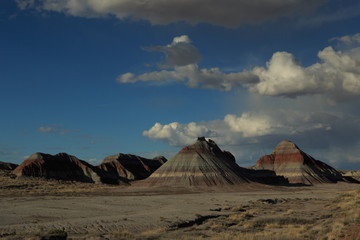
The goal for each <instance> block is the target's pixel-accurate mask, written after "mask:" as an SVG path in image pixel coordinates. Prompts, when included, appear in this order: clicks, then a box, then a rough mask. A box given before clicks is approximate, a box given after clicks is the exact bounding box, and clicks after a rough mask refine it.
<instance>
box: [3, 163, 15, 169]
mask: <svg viewBox="0 0 360 240" xmlns="http://www.w3.org/2000/svg"><path fill="white" fill-rule="evenodd" d="M17 166H18V165H17V164H13V163H8V162H0V169H1V170H14V169H15V168H16V167H17Z"/></svg>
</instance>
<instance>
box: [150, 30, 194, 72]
mask: <svg viewBox="0 0 360 240" xmlns="http://www.w3.org/2000/svg"><path fill="white" fill-rule="evenodd" d="M146 50H148V51H160V52H164V53H165V55H166V61H165V63H164V64H162V65H160V67H163V68H172V67H174V66H186V65H189V64H196V63H198V62H199V61H200V60H201V55H200V53H199V52H198V50H197V48H196V47H194V46H193V45H192V44H191V40H190V38H189V37H188V36H187V35H182V36H179V37H175V38H174V39H173V41H172V43H171V44H168V45H166V46H153V47H148V48H146Z"/></svg>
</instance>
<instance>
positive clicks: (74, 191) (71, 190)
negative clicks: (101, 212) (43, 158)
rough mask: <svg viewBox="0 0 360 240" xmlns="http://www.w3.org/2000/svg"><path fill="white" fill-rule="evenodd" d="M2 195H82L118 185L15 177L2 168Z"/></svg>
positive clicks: (101, 191)
mask: <svg viewBox="0 0 360 240" xmlns="http://www.w3.org/2000/svg"><path fill="white" fill-rule="evenodd" d="M0 183H1V184H0V197H1V196H7V197H9V196H11V197H22V196H49V195H51V196H65V195H66V196H81V195H89V194H91V195H94V194H101V193H104V192H107V191H111V189H114V188H118V186H111V185H102V184H93V183H82V182H75V181H62V180H54V179H42V178H15V177H14V176H12V174H11V171H9V170H0Z"/></svg>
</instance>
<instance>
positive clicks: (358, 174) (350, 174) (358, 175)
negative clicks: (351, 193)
mask: <svg viewBox="0 0 360 240" xmlns="http://www.w3.org/2000/svg"><path fill="white" fill-rule="evenodd" d="M338 171H339V172H340V173H341V175H342V176H343V177H345V178H352V179H355V180H356V181H360V170H359V171H347V170H338Z"/></svg>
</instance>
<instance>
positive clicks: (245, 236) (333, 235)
mask: <svg viewBox="0 0 360 240" xmlns="http://www.w3.org/2000/svg"><path fill="white" fill-rule="evenodd" d="M300 206H301V207H300ZM222 209H223V210H222V212H223V213H224V215H223V216H220V217H218V218H214V219H209V220H207V221H205V222H204V223H203V224H202V225H203V226H195V227H192V228H187V229H185V228H184V229H181V228H180V229H176V230H175V231H174V232H168V231H165V232H163V233H162V235H161V234H160V235H161V236H162V237H163V238H161V239H165V238H167V239H184V240H189V239H196V240H197V239H208V240H230V239H231V240H290V239H291V240H297V239H299V240H300V239H309V240H310V239H315V240H338V239H343V240H354V239H360V229H359V226H360V191H351V192H347V193H345V194H342V195H340V196H339V197H337V198H335V199H333V200H318V199H286V200H284V201H279V202H278V203H274V204H264V203H263V202H261V201H258V202H249V205H239V206H233V207H229V206H226V208H225V207H223V208H222ZM224 209H226V210H224ZM354 226H357V228H356V229H355V231H357V233H354ZM356 234H357V235H356ZM157 236H159V235H157Z"/></svg>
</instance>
